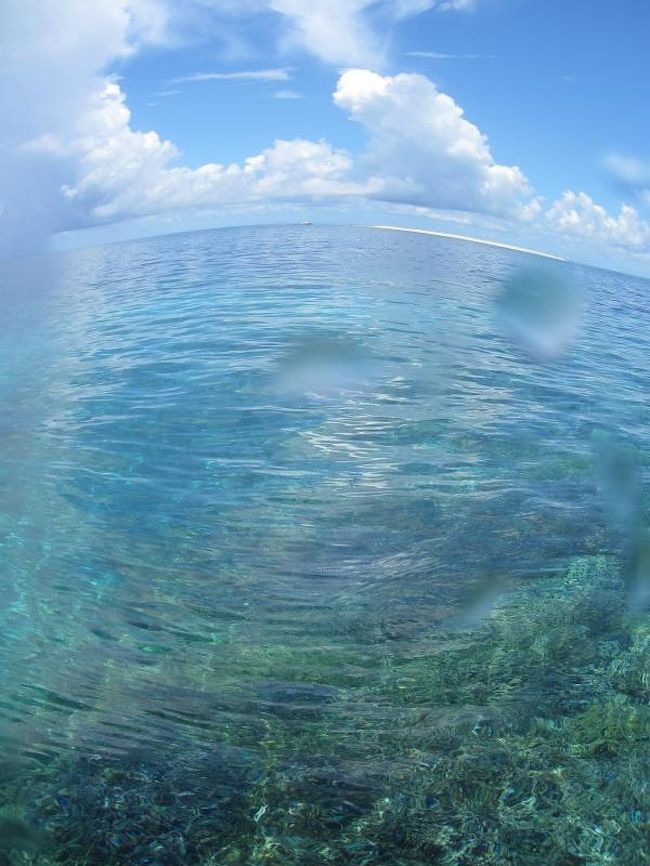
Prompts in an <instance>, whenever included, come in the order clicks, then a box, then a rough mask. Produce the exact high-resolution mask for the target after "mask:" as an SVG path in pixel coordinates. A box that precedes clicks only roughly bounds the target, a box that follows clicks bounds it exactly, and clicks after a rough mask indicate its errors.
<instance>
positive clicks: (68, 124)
mask: <svg viewBox="0 0 650 866" xmlns="http://www.w3.org/2000/svg"><path fill="white" fill-rule="evenodd" d="M165 26H166V11H165V8H164V6H162V5H161V4H159V3H158V2H157V0H93V2H92V3H87V2H84V0H2V3H0V56H1V57H2V65H3V69H2V73H3V74H2V80H1V81H0V125H1V127H0V252H2V251H5V252H6V251H13V250H17V249H20V248H21V247H22V246H25V245H26V244H28V242H29V241H30V240H33V239H37V238H40V237H42V236H43V234H44V233H46V232H47V231H50V230H55V229H58V228H62V227H65V226H66V225H68V224H74V222H75V220H76V219H77V216H76V215H75V214H74V213H73V212H71V211H70V210H69V208H68V207H67V206H66V203H65V202H64V200H63V198H62V196H61V195H60V187H61V184H62V182H64V180H65V178H66V177H68V176H69V174H70V172H71V171H73V169H74V166H73V165H72V164H71V163H70V162H69V161H68V158H67V157H66V158H62V156H61V154H60V153H58V152H57V153H56V154H55V153H54V149H53V148H49V149H48V148H47V147H46V146H45V144H46V143H47V139H48V137H49V139H50V141H52V140H54V139H56V138H57V137H66V136H68V135H69V133H70V130H71V129H72V128H73V127H74V125H75V123H76V122H77V121H78V119H79V117H80V116H82V115H83V113H84V112H85V111H86V109H87V106H88V105H89V103H90V101H91V100H92V99H93V98H94V96H95V95H96V93H97V92H98V91H99V90H101V88H102V87H103V76H102V70H103V69H104V68H105V67H106V66H107V65H108V64H109V63H110V62H111V61H112V60H114V59H115V58H119V57H125V56H128V55H129V54H130V53H132V52H133V51H134V50H136V48H137V46H138V45H141V44H143V42H147V41H148V42H156V41H158V40H160V39H161V38H162V35H163V32H164V30H165ZM26 142H35V143H34V146H30V145H29V144H27V145H26Z"/></svg>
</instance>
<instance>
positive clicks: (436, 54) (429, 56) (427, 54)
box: [406, 51, 494, 60]
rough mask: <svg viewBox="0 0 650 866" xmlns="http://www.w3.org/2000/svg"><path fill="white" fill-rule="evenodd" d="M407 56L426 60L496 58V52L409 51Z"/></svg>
mask: <svg viewBox="0 0 650 866" xmlns="http://www.w3.org/2000/svg"><path fill="white" fill-rule="evenodd" d="M406 57H420V58H422V59H424V60H494V54H445V53H443V52H440V51H407V52H406Z"/></svg>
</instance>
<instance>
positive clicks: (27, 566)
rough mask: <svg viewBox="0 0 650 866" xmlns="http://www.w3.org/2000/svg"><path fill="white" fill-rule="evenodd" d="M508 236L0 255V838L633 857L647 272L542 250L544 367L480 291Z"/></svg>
mask: <svg viewBox="0 0 650 866" xmlns="http://www.w3.org/2000/svg"><path fill="white" fill-rule="evenodd" d="M527 263H530V259H529V258H528V257H527V256H524V255H523V254H518V253H511V252H506V251H503V250H498V249H494V248H487V247H480V246H475V245H469V244H463V243H460V242H456V241H451V240H443V239H438V238H432V237H421V236H409V235H393V234H388V233H381V232H377V231H372V230H369V229H356V228H338V227H337V228H333V227H317V226H301V227H272V228H255V229H232V230H218V231H212V232H201V233H194V234H186V235H175V236H170V237H164V238H156V239H151V240H140V241H137V242H130V243H123V244H119V245H113V246H106V247H102V248H96V249H88V250H82V251H77V252H71V253H65V254H59V255H56V256H50V257H46V258H43V259H40V260H15V261H13V262H5V263H3V264H2V268H1V270H2V273H1V277H0V279H1V281H2V295H1V297H0V316H1V321H2V340H1V342H0V400H1V403H2V413H1V415H0V431H1V433H2V448H1V450H0V546H1V551H2V556H1V561H0V625H1V629H0V677H1V682H2V690H1V692H0V747H1V750H2V751H1V752H0V863H2V864H5V863H7V864H17V863H21V864H26V863H31V864H42V866H53V864H75V866H76V864H87V866H90V864H106V866H118V864H160V866H164V864H179V866H180V864H203V866H221V864H278V866H285V864H289V866H291V864H300V866H309V864H321V863H323V864H330V863H333V864H339V863H340V864H352V866H363V864H375V863H378V864H379V863H381V864H384V863H385V864H396V866H399V864H413V866H420V864H432V863H436V864H445V866H456V864H458V866H461V864H464V866H474V864H479V866H480V864H502V866H508V864H512V866H520V864H522V866H527V864H540V866H542V864H543V866H554V864H555V866H573V864H586V866H596V864H598V866H600V864H625V866H627V864H630V866H632V864H642V863H649V862H650V845H649V842H648V839H649V831H650V782H649V776H648V769H649V766H648V765H649V759H648V754H649V753H650V736H649V735H650V710H649V697H650V694H649V688H650V677H649V675H648V670H649V669H650V625H649V621H648V620H649V617H648V614H647V613H646V612H645V611H644V608H643V605H636V606H635V605H630V602H629V594H628V593H627V591H626V587H627V586H628V584H629V582H630V579H631V578H629V574H630V573H631V572H630V568H632V567H634V568H636V571H635V572H634V574H635V575H636V576H637V577H638V576H639V574H641V577H642V576H643V574H642V573H643V569H644V568H648V569H650V555H648V551H647V549H646V548H645V547H644V546H643V544H644V542H640V544H641V546H640V547H638V546H637V547H634V544H635V543H636V542H635V541H634V540H632V542H631V541H630V537H629V536H630V529H629V526H627V525H626V520H627V517H629V514H627V511H629V509H627V511H626V505H625V497H626V489H627V488H626V487H625V483H626V482H625V479H624V478H623V481H621V473H623V475H625V472H628V475H630V477H631V478H632V480H631V481H630V484H629V485H628V487H629V489H632V488H634V490H638V491H641V492H640V493H639V496H640V497H641V503H640V505H639V504H638V503H637V505H635V506H634V508H635V509H636V511H635V513H636V514H637V516H638V515H640V516H639V521H640V524H643V522H644V520H645V518H646V516H647V511H646V506H645V500H643V483H644V481H646V480H647V467H648V456H649V453H650V400H649V399H648V398H649V395H650V314H649V312H648V309H649V308H648V297H649V293H650V284H649V283H648V282H646V281H643V280H640V279H635V278H631V277H626V276H622V275H618V274H613V273H609V272H605V271H599V270H592V269H588V268H584V267H579V266H577V265H571V264H553V265H549V266H548V267H550V268H551V269H555V270H556V271H557V272H558V273H560V272H561V275H562V278H563V279H566V280H567V281H568V282H569V283H570V284H571V285H574V286H579V287H580V291H581V293H582V295H583V297H584V315H583V319H582V323H581V326H580V328H579V331H578V333H577V336H576V339H575V341H574V343H573V344H572V345H571V346H570V347H569V348H568V349H567V351H566V352H564V353H561V354H560V355H559V356H558V357H555V358H552V359H548V358H547V359H541V358H539V357H535V355H534V353H529V352H527V351H526V350H525V346H522V345H520V344H518V343H517V342H516V341H513V340H511V338H510V337H509V335H508V333H507V332H506V331H505V330H504V329H503V328H501V327H500V322H499V318H498V315H497V314H496V313H495V310H496V300H497V298H498V297H499V293H500V292H501V291H502V286H503V283H504V281H505V280H507V278H508V275H509V274H511V273H512V271H513V269H516V268H518V267H519V266H521V265H524V264H527ZM599 442H601V443H602V442H611V443H615V444H613V445H612V446H611V448H614V449H618V450H616V451H615V452H613V453H614V454H615V456H617V459H618V458H620V456H621V454H623V455H624V456H625V459H623V460H622V461H621V460H619V463H622V465H623V469H622V470H621V469H620V467H619V468H617V467H618V464H617V462H616V460H614V461H613V463H614V469H613V470H612V472H611V473H609V475H608V472H609V470H608V469H607V467H605V470H604V471H603V467H602V462H601V463H599V459H600V458H599V453H600V452H599V446H598V443H599ZM595 443H596V444H595ZM607 447H610V446H607ZM609 453H610V456H611V453H612V452H611V451H610V452H609ZM611 462H612V461H611V460H610V463H611ZM632 465H633V467H634V468H633V469H630V466H632ZM619 470H620V471H619ZM612 488H613V489H614V493H613V494H612ZM621 489H622V491H623V492H622V493H621V497H622V499H623V500H624V501H623V502H622V503H621V501H618V500H617V496H618V493H620V491H621ZM631 495H632V494H630V496H631ZM612 500H615V501H614V507H613V505H612ZM632 507H633V506H630V508H632ZM621 515H622V516H621ZM626 515H627V516H626ZM627 522H628V523H629V521H627ZM639 532H640V533H642V532H643V526H641V528H640V529H639ZM632 534H633V535H634V536H635V538H636V535H637V534H638V533H636V530H635V531H634V533H632ZM630 550H632V554H630ZM630 556H632V559H634V557H635V556H636V559H634V562H635V563H636V565H634V566H630ZM644 556H646V557H647V559H648V561H647V562H645V560H644ZM644 562H645V565H644ZM639 563H640V564H639Z"/></svg>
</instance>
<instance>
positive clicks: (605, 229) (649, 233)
mask: <svg viewBox="0 0 650 866" xmlns="http://www.w3.org/2000/svg"><path fill="white" fill-rule="evenodd" d="M546 221H547V223H548V225H549V227H550V228H551V229H552V230H553V231H555V232H557V233H559V234H563V235H573V236H574V237H578V238H586V239H589V240H593V241H597V242H599V243H604V244H607V245H609V246H614V247H619V248H622V249H626V250H636V251H644V250H647V249H648V248H649V247H650V223H649V222H647V221H646V220H644V219H642V218H641V217H640V216H639V213H638V211H637V210H636V208H633V207H631V206H630V205H627V204H624V205H622V207H621V209H620V211H619V213H618V215H617V216H612V215H611V214H608V213H607V211H606V210H605V208H604V207H602V206H601V205H599V204H596V202H595V201H594V200H593V199H592V198H591V197H590V196H588V195H587V193H584V192H572V191H571V190H567V191H566V192H564V193H563V194H562V195H561V197H560V198H559V199H558V200H557V201H556V202H554V203H553V205H552V206H551V207H550V208H549V210H548V211H547V213H546Z"/></svg>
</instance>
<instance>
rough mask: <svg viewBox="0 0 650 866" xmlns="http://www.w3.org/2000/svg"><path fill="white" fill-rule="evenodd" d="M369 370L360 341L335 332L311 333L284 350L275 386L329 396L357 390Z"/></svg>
mask: <svg viewBox="0 0 650 866" xmlns="http://www.w3.org/2000/svg"><path fill="white" fill-rule="evenodd" d="M371 372H372V363H371V358H370V357H369V356H368V354H367V352H365V351H364V349H363V347H362V346H361V345H360V344H359V343H357V342H355V341H353V340H351V339H349V338H344V337H342V336H337V335H312V336H306V337H303V338H301V339H300V340H298V341H297V342H296V343H294V345H293V346H291V347H290V348H289V350H288V351H287V352H286V354H285V355H284V357H283V358H282V360H281V362H280V365H279V370H278V373H277V376H276V378H275V382H274V388H275V389H276V390H277V391H279V392H280V393H283V394H289V395H291V394H293V395H299V394H308V395H312V396H316V397H319V396H328V395H332V394H336V393H337V392H339V393H340V392H342V391H348V390H357V389H358V388H359V387H361V386H362V385H363V384H364V382H365V381H367V379H368V377H369V376H370V375H371Z"/></svg>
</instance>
